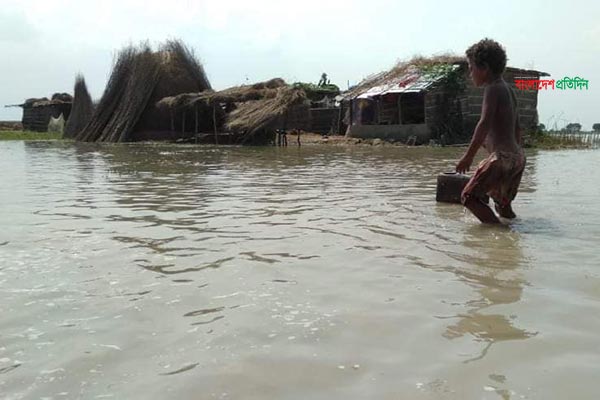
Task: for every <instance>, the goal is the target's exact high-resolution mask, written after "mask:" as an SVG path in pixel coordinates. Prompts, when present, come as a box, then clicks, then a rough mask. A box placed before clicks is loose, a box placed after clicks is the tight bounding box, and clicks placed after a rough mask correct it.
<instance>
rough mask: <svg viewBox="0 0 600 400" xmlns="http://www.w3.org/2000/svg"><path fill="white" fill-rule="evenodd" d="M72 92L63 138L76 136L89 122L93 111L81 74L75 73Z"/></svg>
mask: <svg viewBox="0 0 600 400" xmlns="http://www.w3.org/2000/svg"><path fill="white" fill-rule="evenodd" d="M74 93H75V95H74V97H73V105H72V107H71V114H70V116H69V119H68V120H67V125H66V126H65V129H64V135H63V136H64V137H65V138H74V137H76V136H77V134H78V133H79V132H81V131H82V130H83V128H84V127H85V126H86V125H87V124H88V122H90V120H91V118H92V113H93V112H94V105H93V103H92V98H91V96H90V93H89V92H88V89H87V86H86V84H85V79H84V78H83V75H77V77H76V78H75V89H74Z"/></svg>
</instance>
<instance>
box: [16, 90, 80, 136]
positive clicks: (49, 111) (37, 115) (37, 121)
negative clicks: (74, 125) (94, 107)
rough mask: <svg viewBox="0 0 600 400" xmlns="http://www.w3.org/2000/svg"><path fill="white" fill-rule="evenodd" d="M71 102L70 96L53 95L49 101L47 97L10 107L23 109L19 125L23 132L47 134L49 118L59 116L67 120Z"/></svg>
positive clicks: (32, 99)
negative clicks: (20, 124) (21, 126)
mask: <svg viewBox="0 0 600 400" xmlns="http://www.w3.org/2000/svg"><path fill="white" fill-rule="evenodd" d="M72 102H73V97H71V95H70V94H68V93H55V94H53V95H52V97H51V98H50V99H48V98H47V97H42V98H31V99H27V100H25V102H24V103H23V104H17V105H14V106H11V107H21V108H22V109H23V119H22V120H21V123H22V125H23V129H24V130H28V131H36V132H47V131H48V124H49V123H50V118H59V117H60V116H61V114H62V116H63V117H64V118H65V119H67V118H69V115H70V113H71V105H72Z"/></svg>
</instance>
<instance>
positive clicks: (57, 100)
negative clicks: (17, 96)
mask: <svg viewBox="0 0 600 400" xmlns="http://www.w3.org/2000/svg"><path fill="white" fill-rule="evenodd" d="M72 101H73V96H71V95H70V94H68V93H54V94H53V95H52V97H51V98H50V99H48V98H47V97H39V98H38V97H32V98H30V99H27V100H25V102H24V103H23V104H14V105H11V106H7V107H21V108H32V107H46V106H52V105H57V104H69V103H71V102H72Z"/></svg>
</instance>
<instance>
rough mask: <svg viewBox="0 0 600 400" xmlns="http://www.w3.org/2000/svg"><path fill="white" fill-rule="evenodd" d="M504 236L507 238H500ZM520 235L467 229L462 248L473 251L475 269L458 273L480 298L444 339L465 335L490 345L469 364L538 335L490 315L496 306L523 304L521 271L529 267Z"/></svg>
mask: <svg viewBox="0 0 600 400" xmlns="http://www.w3.org/2000/svg"><path fill="white" fill-rule="evenodd" d="M500 233H503V234H500ZM519 241H520V235H519V233H517V232H498V231H497V229H496V228H491V229H490V227H487V226H481V225H473V226H470V227H469V228H467V233H466V234H465V236H464V241H463V243H462V246H463V248H464V249H468V250H472V251H473V252H474V254H473V255H470V256H469V257H470V260H471V265H470V267H469V268H468V269H465V270H455V271H453V273H455V274H456V275H457V276H458V277H459V278H460V279H461V280H464V282H465V283H467V284H468V285H470V286H472V287H473V288H474V289H475V291H476V293H478V295H480V298H478V299H476V300H471V301H469V302H468V303H467V307H468V311H467V312H466V313H464V314H461V315H458V316H457V318H458V319H459V320H458V322H456V323H455V324H453V325H451V326H448V328H447V330H446V332H445V333H444V336H445V337H447V338H449V339H453V338H456V337H460V336H462V335H464V334H470V335H472V336H473V337H474V338H475V339H476V340H478V341H481V342H484V343H486V345H485V346H484V348H483V350H482V352H481V354H480V355H478V356H477V357H474V358H470V359H469V360H467V361H465V362H471V361H476V360H479V359H481V358H483V357H484V356H485V355H486V354H487V352H488V351H489V349H490V347H491V346H492V344H493V343H496V342H500V341H505V340H520V339H527V338H529V337H531V336H533V335H535V333H531V332H527V331H526V330H523V329H519V328H516V327H515V326H514V319H515V317H514V316H506V315H502V314H495V313H493V312H488V311H487V310H488V309H493V307H494V306H496V305H500V304H510V303H515V302H518V301H520V299H521V294H522V292H523V286H525V285H527V282H526V281H525V280H524V278H523V273H522V272H521V271H519V268H520V267H522V266H523V265H524V264H525V263H524V260H523V253H522V251H521V247H520V243H519Z"/></svg>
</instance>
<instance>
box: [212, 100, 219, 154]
mask: <svg viewBox="0 0 600 400" xmlns="http://www.w3.org/2000/svg"><path fill="white" fill-rule="evenodd" d="M213 127H214V130H215V144H219V137H218V135H217V106H216V105H215V103H213Z"/></svg>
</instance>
